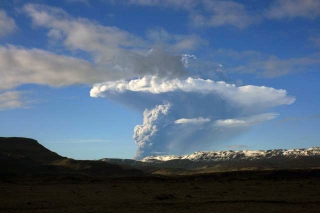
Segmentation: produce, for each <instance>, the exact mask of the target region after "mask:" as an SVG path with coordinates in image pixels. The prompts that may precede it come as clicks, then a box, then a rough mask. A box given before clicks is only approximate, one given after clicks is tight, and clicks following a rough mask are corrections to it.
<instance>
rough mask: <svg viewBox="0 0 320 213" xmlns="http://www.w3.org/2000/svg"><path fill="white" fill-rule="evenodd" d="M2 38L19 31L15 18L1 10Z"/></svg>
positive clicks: (0, 25)
mask: <svg viewBox="0 0 320 213" xmlns="http://www.w3.org/2000/svg"><path fill="white" fill-rule="evenodd" d="M0 29H1V30H0V37H2V36H6V35H8V34H10V33H12V32H14V31H15V30H17V29H18V27H17V25H16V23H15V21H14V19H13V18H11V17H9V16H8V15H7V13H6V11H4V10H1V9H0Z"/></svg>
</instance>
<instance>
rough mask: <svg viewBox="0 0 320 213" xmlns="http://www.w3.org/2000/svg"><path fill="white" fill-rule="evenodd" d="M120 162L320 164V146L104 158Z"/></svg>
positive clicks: (174, 165) (173, 165) (163, 165)
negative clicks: (132, 157)
mask: <svg viewBox="0 0 320 213" xmlns="http://www.w3.org/2000/svg"><path fill="white" fill-rule="evenodd" d="M101 160H102V161H107V162H110V163H116V164H125V165H131V166H155V167H160V168H181V169H197V168H203V167H204V166H205V167H216V168H217V169H218V167H219V168H220V169H223V168H230V167H233V168H235V169H236V168H249V167H250V168H253V167H254V168H261V169H264V168H266V169H267V168H275V169H277V168H279V169H294V168H320V147H312V148H307V149H290V150H287V149H273V150H265V151H264V150H238V151H232V150H228V151H216V152H215V151H203V152H195V153H193V154H190V155H182V156H178V155H167V156H149V157H145V158H143V159H142V160H140V161H136V160H130V159H112V158H104V159H101Z"/></svg>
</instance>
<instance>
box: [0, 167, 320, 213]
mask: <svg viewBox="0 0 320 213" xmlns="http://www.w3.org/2000/svg"><path fill="white" fill-rule="evenodd" d="M319 174H320V173H319V171H318V170H315V171H310V170H309V171H300V172H298V173H297V172H292V171H278V172H277V171H264V172H229V173H221V174H208V175H193V176H171V177H162V176H158V177H132V178H128V177H121V178H120V177H119V178H117V177H98V178H90V177H65V176H64V177H41V178H39V177H38V178H8V177H6V178H4V177H3V178H2V179H0V212H1V213H6V212H41V213H44V212H87V213H89V212H91V213H93V212H110V213H111V212H112V213H115V212H145V213H149V212H166V213H167V212H219V213H220V212H232V213H233V212H255V213H256V212H281V213H284V212H308V213H311V212H320V175H319Z"/></svg>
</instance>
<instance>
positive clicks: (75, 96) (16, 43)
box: [0, 0, 320, 159]
mask: <svg viewBox="0 0 320 213" xmlns="http://www.w3.org/2000/svg"><path fill="white" fill-rule="evenodd" d="M319 29H320V2H319V1H318V0H273V1H262V2H261V1H253V0H234V1H222V0H199V1H192V0H128V1H122V0H119V1H112V0H96V1H89V0H58V1H45V0H34V1H22V0H4V1H1V3H0V135H1V136H5V137H9V136H22V137H31V138H35V139H37V140H38V141H39V142H40V143H41V144H43V145H44V146H46V147H48V148H49V149H51V150H53V151H55V152H57V153H59V154H61V155H64V156H67V157H72V158H76V159H99V158H103V157H118V158H134V157H136V158H142V157H145V156H147V155H154V154H186V153H191V152H194V151H198V150H226V149H274V148H289V149H290V148H302V147H311V146H319V144H320V141H319V138H320V137H319V136H320V135H319V134H320V133H319V131H318V129H319V125H320V109H319V103H320V95H319V91H320V86H319V83H318V80H319V79H320V73H319V68H320V31H319Z"/></svg>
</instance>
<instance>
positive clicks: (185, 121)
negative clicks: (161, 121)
mask: <svg viewBox="0 0 320 213" xmlns="http://www.w3.org/2000/svg"><path fill="white" fill-rule="evenodd" d="M210 121H211V120H210V118H202V117H199V118H180V119H178V120H175V122H174V123H176V124H204V123H207V122H210Z"/></svg>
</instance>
